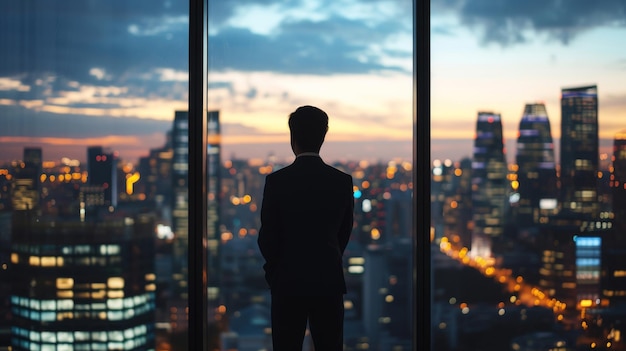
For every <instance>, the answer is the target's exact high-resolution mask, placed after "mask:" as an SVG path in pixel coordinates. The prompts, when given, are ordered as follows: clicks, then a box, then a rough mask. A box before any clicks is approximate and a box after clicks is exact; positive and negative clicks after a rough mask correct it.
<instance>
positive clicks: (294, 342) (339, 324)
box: [271, 294, 344, 351]
mask: <svg viewBox="0 0 626 351" xmlns="http://www.w3.org/2000/svg"><path fill="white" fill-rule="evenodd" d="M271 313H272V317H271V318H272V344H273V345H274V351H302V343H303V341H304V334H305V332H306V326H307V321H308V323H309V330H310V332H311V337H312V339H313V345H314V347H315V350H316V351H341V350H343V318H344V317H343V316H344V308H343V294H337V295H331V296H282V295H272V306H271Z"/></svg>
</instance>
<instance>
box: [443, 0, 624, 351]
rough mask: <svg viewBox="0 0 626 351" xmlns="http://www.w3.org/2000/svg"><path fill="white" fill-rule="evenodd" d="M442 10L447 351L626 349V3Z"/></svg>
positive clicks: (468, 5)
mask: <svg viewBox="0 0 626 351" xmlns="http://www.w3.org/2000/svg"><path fill="white" fill-rule="evenodd" d="M431 3H432V4H433V11H432V16H431V26H432V27H431V28H432V36H431V48H432V82H431V88H432V144H431V145H432V148H431V156H432V160H433V164H432V183H431V184H432V188H431V189H432V202H431V204H432V225H433V231H434V240H433V252H434V255H433V257H432V269H433V272H434V273H433V299H434V303H433V310H432V314H431V320H432V326H433V335H434V342H433V349H434V350H539V349H545V350H547V349H550V350H592V349H603V350H604V349H620V350H621V349H624V348H625V347H626V345H624V340H623V336H622V334H623V332H624V321H626V309H624V307H625V306H626V305H625V302H626V299H625V298H626V274H624V272H626V261H624V259H623V257H624V254H625V253H626V241H625V240H624V235H623V234H624V233H623V230H624V223H625V222H624V220H625V218H626V217H624V216H623V214H624V211H625V207H624V202H623V200H621V199H623V198H624V191H625V189H626V188H625V187H624V171H623V168H624V159H625V158H624V132H623V130H624V128H626V123H625V122H624V118H623V110H624V106H625V100H624V99H623V96H625V93H626V91H625V89H624V85H623V84H622V80H623V79H621V74H620V72H623V69H624V65H623V63H624V57H623V52H622V51H620V50H618V49H617V46H616V44H617V45H619V44H618V43H624V38H625V37H626V36H625V34H626V29H625V28H624V27H623V26H615V24H616V23H621V19H622V17H623V16H622V14H623V10H624V7H623V4H621V3H619V4H618V3H617V2H615V3H610V4H609V3H603V4H599V3H586V4H585V6H580V7H579V6H577V5H575V4H573V3H565V2H546V3H534V2H526V3H514V2H493V4H485V3H484V2H479V1H466V2H463V3H457V2H431ZM620 131H621V132H620Z"/></svg>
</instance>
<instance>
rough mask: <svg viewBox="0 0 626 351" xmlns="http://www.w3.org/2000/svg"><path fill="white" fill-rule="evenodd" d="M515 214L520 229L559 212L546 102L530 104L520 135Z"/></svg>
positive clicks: (517, 155)
mask: <svg viewBox="0 0 626 351" xmlns="http://www.w3.org/2000/svg"><path fill="white" fill-rule="evenodd" d="M515 160H516V165H517V185H518V189H517V192H518V194H519V200H518V202H517V203H516V204H515V208H514V216H515V220H516V223H517V225H518V226H519V227H521V228H529V227H535V226H537V225H540V224H546V223H548V221H549V218H550V216H553V215H556V214H557V212H558V200H557V199H558V188H557V175H556V163H555V159H554V143H553V141H552V132H551V130H550V120H549V119H548V113H547V111H546V106H545V105H544V104H543V103H536V104H527V105H526V106H525V107H524V114H523V115H522V119H521V121H520V124H519V134H518V137H517V154H516V157H515Z"/></svg>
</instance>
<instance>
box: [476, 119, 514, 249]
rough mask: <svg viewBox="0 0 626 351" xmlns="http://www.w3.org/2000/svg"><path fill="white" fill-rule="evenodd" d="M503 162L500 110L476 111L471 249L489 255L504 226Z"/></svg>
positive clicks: (504, 171)
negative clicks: (495, 111) (498, 112)
mask: <svg viewBox="0 0 626 351" xmlns="http://www.w3.org/2000/svg"><path fill="white" fill-rule="evenodd" d="M506 176H507V165H506V156H505V149H504V141H503V137H502V119H501V117H500V114H497V113H492V112H479V113H478V118H477V121H476V138H475V139H474V154H473V160H472V221H473V224H474V227H473V230H472V244H471V245H472V246H471V252H472V254H473V255H478V256H485V257H489V256H491V250H492V240H493V238H497V237H500V236H501V235H502V232H503V230H504V216H505V212H506V202H507V187H508V185H507V184H508V183H507V179H506Z"/></svg>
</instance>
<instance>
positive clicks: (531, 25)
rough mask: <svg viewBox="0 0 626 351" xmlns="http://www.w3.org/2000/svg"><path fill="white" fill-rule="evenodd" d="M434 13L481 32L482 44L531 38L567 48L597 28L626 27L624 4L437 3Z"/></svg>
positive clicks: (543, 0)
mask: <svg viewBox="0 0 626 351" xmlns="http://www.w3.org/2000/svg"><path fill="white" fill-rule="evenodd" d="M433 8H434V10H435V11H452V12H455V13H456V14H458V16H459V18H460V20H461V23H462V24H463V25H465V26H468V27H470V28H472V29H476V30H479V31H480V33H481V40H482V42H483V43H485V44H488V43H497V44H500V45H503V46H507V45H513V44H518V43H524V42H527V41H529V40H530V35H535V34H542V35H545V36H547V38H548V39H551V40H556V41H558V42H561V43H562V44H568V43H569V42H570V41H571V40H573V39H574V38H575V37H576V36H577V35H578V34H580V33H582V32H584V31H588V30H590V29H593V28H596V27H602V26H606V27H615V26H618V27H626V2H624V1H623V0H602V1H589V0H566V1H562V0H527V1H501V0H435V1H434V2H433Z"/></svg>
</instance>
